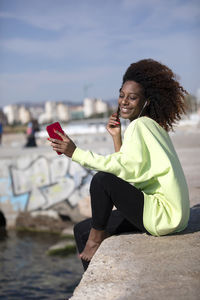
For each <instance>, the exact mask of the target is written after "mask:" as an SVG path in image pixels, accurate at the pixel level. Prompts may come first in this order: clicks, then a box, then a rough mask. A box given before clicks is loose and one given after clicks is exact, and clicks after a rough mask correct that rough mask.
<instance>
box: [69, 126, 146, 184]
mask: <svg viewBox="0 0 200 300" xmlns="http://www.w3.org/2000/svg"><path fill="white" fill-rule="evenodd" d="M135 125H137V124H134V122H132V123H131V124H130V125H129V126H128V128H127V130H126V132H125V135H124V141H123V144H122V147H121V149H120V151H119V152H115V153H113V154H110V155H106V156H102V155H99V154H96V153H94V152H92V151H85V150H82V149H80V148H76V150H75V151H74V153H73V156H72V160H73V161H75V162H77V163H79V164H81V165H82V166H84V167H86V168H89V169H93V170H98V171H104V172H108V173H112V174H114V175H116V176H118V177H120V178H122V179H124V180H126V181H128V182H137V181H138V180H139V181H140V180H146V178H145V177H146V176H147V173H148V163H147V161H148V151H146V150H147V148H146V144H145V143H144V140H143V138H142V132H141V130H139V127H138V126H135ZM136 127H137V128H136ZM141 177H143V178H141Z"/></svg>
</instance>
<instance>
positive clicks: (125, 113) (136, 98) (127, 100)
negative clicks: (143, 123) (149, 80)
mask: <svg viewBox="0 0 200 300" xmlns="http://www.w3.org/2000/svg"><path fill="white" fill-rule="evenodd" d="M118 103H119V107H120V116H121V117H122V118H123V119H129V120H130V121H133V120H135V119H136V118H137V117H138V116H139V114H140V112H141V111H142V108H143V106H144V103H145V99H144V96H143V93H142V88H141V86H140V84H139V83H137V82H135V81H126V82H125V83H124V84H123V86H122V88H121V89H120V93H119V99H118Z"/></svg>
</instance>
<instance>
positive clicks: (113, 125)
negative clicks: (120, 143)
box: [106, 113, 121, 137]
mask: <svg viewBox="0 0 200 300" xmlns="http://www.w3.org/2000/svg"><path fill="white" fill-rule="evenodd" d="M106 129H107V131H108V132H109V133H110V135H111V136H112V137H117V136H119V137H121V124H120V119H119V118H117V113H114V114H112V115H111V116H110V118H109V120H108V123H107V126H106Z"/></svg>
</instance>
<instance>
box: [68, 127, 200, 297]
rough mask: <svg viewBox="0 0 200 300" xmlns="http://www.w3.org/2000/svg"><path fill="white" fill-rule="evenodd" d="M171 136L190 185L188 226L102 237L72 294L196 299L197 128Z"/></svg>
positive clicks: (199, 267) (199, 216) (199, 236)
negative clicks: (166, 232)
mask: <svg viewBox="0 0 200 300" xmlns="http://www.w3.org/2000/svg"><path fill="white" fill-rule="evenodd" d="M172 140H173V142H174V145H175V148H176V150H177V153H178V155H179V158H180V161H181V163H182V166H183V169H184V172H185V175H186V179H187V182H188V186H189V192H190V202H191V216H190V221H189V226H188V228H187V229H186V230H185V231H184V232H181V233H179V234H174V235H171V236H163V237H153V236H150V235H147V234H123V235H120V236H113V237H110V238H108V239H106V240H104V242H103V243H102V244H101V246H100V248H99V249H98V251H97V252H96V254H95V255H94V257H93V259H92V261H91V263H90V265H89V268H88V270H87V271H86V272H85V273H84V275H83V277H82V280H81V282H80V284H79V285H78V287H77V288H76V289H75V291H74V295H73V296H72V297H71V298H70V299H71V300H90V299H91V300H100V299H101V300H102V299H104V300H114V299H115V300H134V299H135V300H143V299H144V300H148V299H149V300H158V299H159V300H160V299H170V300H173V299H174V300H175V299H176V300H177V299H181V300H197V299H200V251H199V249H200V196H199V193H200V155H199V154H200V130H199V129H198V128H196V129H195V128H188V129H184V130H178V131H177V132H176V133H175V134H174V135H172Z"/></svg>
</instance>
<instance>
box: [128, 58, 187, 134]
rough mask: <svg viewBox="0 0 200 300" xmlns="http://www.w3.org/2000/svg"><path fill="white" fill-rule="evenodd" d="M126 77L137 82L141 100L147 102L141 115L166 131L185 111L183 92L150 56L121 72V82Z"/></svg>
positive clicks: (166, 69) (166, 68)
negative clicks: (142, 97) (139, 87)
mask: <svg viewBox="0 0 200 300" xmlns="http://www.w3.org/2000/svg"><path fill="white" fill-rule="evenodd" d="M130 80H131V81H135V82H137V83H139V84H140V86H141V88H142V93H143V95H144V97H145V99H148V100H149V101H150V103H149V105H148V106H146V108H145V111H144V113H143V115H144V114H145V115H146V116H148V117H150V118H151V119H153V120H155V121H156V122H157V123H158V124H159V125H160V126H162V127H163V128H164V129H165V130H166V131H169V130H173V124H174V123H176V122H177V121H179V120H180V119H181V114H184V113H186V104H185V100H184V99H185V95H186V94H187V91H186V90H184V88H183V87H182V86H181V85H180V84H179V82H178V81H177V78H176V75H175V74H174V73H173V72H172V70H170V69H169V68H168V67H167V66H165V65H163V64H162V63H160V62H157V61H155V60H153V59H143V60H140V61H138V62H136V63H133V64H131V65H130V66H129V68H128V69H127V71H126V72H125V74H124V76H123V84H124V83H125V82H126V81H130ZM123 84H122V85H123Z"/></svg>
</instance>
